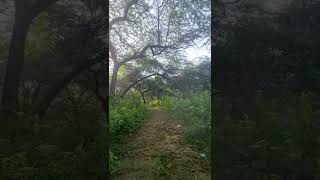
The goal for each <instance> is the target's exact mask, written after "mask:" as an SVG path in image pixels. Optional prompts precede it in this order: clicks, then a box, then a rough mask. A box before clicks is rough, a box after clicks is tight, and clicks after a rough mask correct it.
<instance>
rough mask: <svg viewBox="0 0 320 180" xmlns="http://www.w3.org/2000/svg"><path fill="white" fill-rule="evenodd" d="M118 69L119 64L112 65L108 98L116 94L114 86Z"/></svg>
mask: <svg viewBox="0 0 320 180" xmlns="http://www.w3.org/2000/svg"><path fill="white" fill-rule="evenodd" d="M119 69H120V64H118V63H114V67H113V71H112V77H111V83H110V96H114V95H115V93H116V85H117V79H118V71H119Z"/></svg>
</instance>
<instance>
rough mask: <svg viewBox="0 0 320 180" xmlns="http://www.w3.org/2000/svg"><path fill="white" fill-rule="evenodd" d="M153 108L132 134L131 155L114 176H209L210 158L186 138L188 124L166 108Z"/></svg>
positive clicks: (137, 179)
mask: <svg viewBox="0 0 320 180" xmlns="http://www.w3.org/2000/svg"><path fill="white" fill-rule="evenodd" d="M149 111H150V116H149V118H148V120H147V121H146V122H145V124H144V125H143V127H142V128H141V129H140V130H139V131H138V132H137V133H135V134H133V135H132V136H130V137H129V142H128V152H129V154H128V157H127V158H126V159H125V160H123V161H122V162H121V165H120V166H119V169H118V170H117V171H116V172H115V173H114V175H113V176H112V180H147V179H148V180H157V179H166V180H171V179H172V180H179V179H181V180H182V179H183V180H188V179H190V180H209V179H210V173H209V172H210V170H209V169H208V168H209V165H208V162H207V161H206V159H204V158H202V157H200V154H199V153H200V152H196V151H194V150H193V149H192V146H191V145H190V144H188V143H186V142H185V140H184V130H185V129H184V128H185V127H184V126H182V125H180V124H178V123H177V122H176V121H173V120H171V119H170V117H169V115H168V114H167V113H166V112H163V111H161V110H159V109H157V108H150V109H149Z"/></svg>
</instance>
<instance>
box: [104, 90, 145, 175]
mask: <svg viewBox="0 0 320 180" xmlns="http://www.w3.org/2000/svg"><path fill="white" fill-rule="evenodd" d="M146 117H147V109H146V106H145V105H144V104H143V102H142V101H141V98H140V97H139V96H133V95H132V96H128V97H126V98H124V99H116V100H115V99H114V100H113V102H112V103H111V110H110V142H111V144H110V152H109V157H110V159H109V160H110V161H109V162H110V170H111V172H114V171H115V170H116V167H117V165H118V164H119V161H120V160H121V159H122V158H124V157H125V155H126V153H127V152H126V142H127V137H128V135H129V134H132V133H134V132H135V131H136V130H137V129H139V128H140V127H141V125H142V123H143V120H145V119H146Z"/></svg>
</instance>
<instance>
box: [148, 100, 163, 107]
mask: <svg viewBox="0 0 320 180" xmlns="http://www.w3.org/2000/svg"><path fill="white" fill-rule="evenodd" d="M148 105H149V106H150V107H160V101H159V100H151V101H150V102H149V104H148Z"/></svg>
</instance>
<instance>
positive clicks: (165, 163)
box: [154, 153, 173, 178]
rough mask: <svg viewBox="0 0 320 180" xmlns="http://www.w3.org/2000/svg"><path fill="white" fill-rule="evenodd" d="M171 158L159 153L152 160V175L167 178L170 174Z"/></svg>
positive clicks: (168, 154)
mask: <svg viewBox="0 0 320 180" xmlns="http://www.w3.org/2000/svg"><path fill="white" fill-rule="evenodd" d="M172 162H173V156H172V155H171V154H170V153H161V154H159V155H158V156H157V157H156V158H155V159H154V173H155V174H156V175H157V176H158V177H164V178H165V177H168V176H169V175H170V173H171V172H172V170H171V169H172V166H173V165H172Z"/></svg>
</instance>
